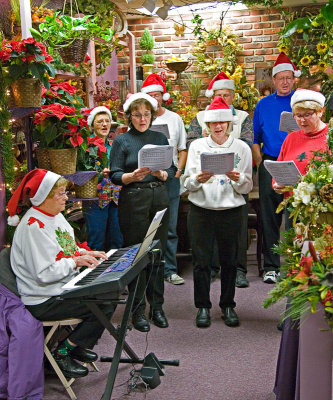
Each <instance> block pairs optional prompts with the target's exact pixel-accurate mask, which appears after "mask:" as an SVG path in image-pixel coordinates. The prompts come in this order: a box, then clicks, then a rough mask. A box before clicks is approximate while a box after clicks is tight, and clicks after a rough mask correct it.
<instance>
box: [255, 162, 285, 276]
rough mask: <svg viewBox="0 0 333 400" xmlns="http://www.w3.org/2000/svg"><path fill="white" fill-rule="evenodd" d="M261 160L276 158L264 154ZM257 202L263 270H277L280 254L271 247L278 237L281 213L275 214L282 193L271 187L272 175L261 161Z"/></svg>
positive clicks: (281, 198)
mask: <svg viewBox="0 0 333 400" xmlns="http://www.w3.org/2000/svg"><path fill="white" fill-rule="evenodd" d="M263 160H276V158H274V157H270V156H267V155H265V154H264V156H263ZM258 173H259V203H260V209H261V216H262V227H263V252H264V270H265V272H267V271H278V270H279V268H280V256H279V255H278V254H275V253H273V250H272V247H273V246H274V245H275V244H277V243H278V241H279V239H280V227H281V222H282V215H283V213H282V212H280V213H279V214H276V212H275V211H276V209H277V207H278V205H279V204H280V203H281V201H282V200H283V195H282V194H277V193H275V191H274V190H273V188H272V177H271V175H270V173H269V172H268V171H267V169H266V168H265V166H264V163H263V162H262V163H261V164H260V166H259V171H258Z"/></svg>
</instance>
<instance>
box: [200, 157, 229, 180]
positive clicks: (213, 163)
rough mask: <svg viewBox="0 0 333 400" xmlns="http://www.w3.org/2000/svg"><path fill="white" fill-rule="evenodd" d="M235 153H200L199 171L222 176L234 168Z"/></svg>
mask: <svg viewBox="0 0 333 400" xmlns="http://www.w3.org/2000/svg"><path fill="white" fill-rule="evenodd" d="M234 159H235V153H220V154H217V153H206V152H205V153H201V154H200V161H201V171H209V172H210V173H212V174H215V175H222V174H225V173H227V172H230V171H231V170H232V169H233V168H234Z"/></svg>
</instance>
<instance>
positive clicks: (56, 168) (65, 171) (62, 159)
mask: <svg viewBox="0 0 333 400" xmlns="http://www.w3.org/2000/svg"><path fill="white" fill-rule="evenodd" d="M49 156H50V161H51V166H52V171H53V172H55V173H56V174H59V175H69V174H74V173H75V171H76V157H77V148H72V149H49Z"/></svg>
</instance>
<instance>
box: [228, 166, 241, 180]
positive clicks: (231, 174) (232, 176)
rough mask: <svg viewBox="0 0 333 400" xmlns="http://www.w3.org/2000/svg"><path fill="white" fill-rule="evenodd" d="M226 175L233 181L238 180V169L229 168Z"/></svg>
mask: <svg viewBox="0 0 333 400" xmlns="http://www.w3.org/2000/svg"><path fill="white" fill-rule="evenodd" d="M226 175H227V177H228V178H229V179H231V180H232V181H235V182H238V181H239V177H240V173H239V172H238V171H236V170H235V169H233V170H231V171H230V172H227V173H226Z"/></svg>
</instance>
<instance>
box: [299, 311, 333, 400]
mask: <svg viewBox="0 0 333 400" xmlns="http://www.w3.org/2000/svg"><path fill="white" fill-rule="evenodd" d="M317 307H318V308H319V307H320V309H319V311H318V312H316V313H315V314H311V315H306V316H305V317H302V318H301V324H300V335H299V355H298V357H299V378H300V382H299V392H300V399H301V400H313V399H320V400H332V398H333V394H332V355H333V334H332V331H331V329H330V327H329V326H328V324H327V322H326V321H325V319H324V309H323V307H321V305H317Z"/></svg>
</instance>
